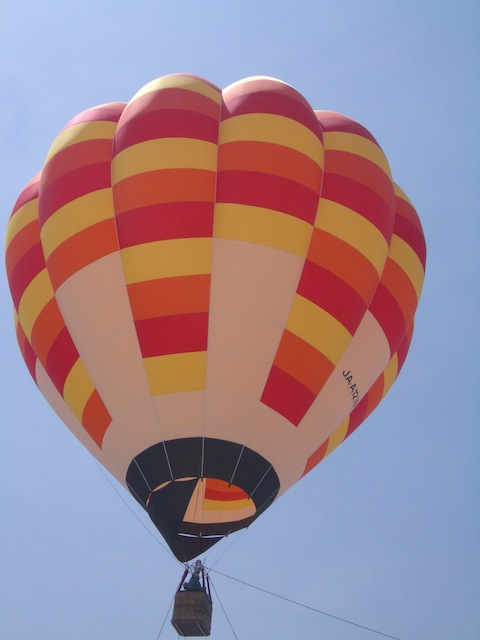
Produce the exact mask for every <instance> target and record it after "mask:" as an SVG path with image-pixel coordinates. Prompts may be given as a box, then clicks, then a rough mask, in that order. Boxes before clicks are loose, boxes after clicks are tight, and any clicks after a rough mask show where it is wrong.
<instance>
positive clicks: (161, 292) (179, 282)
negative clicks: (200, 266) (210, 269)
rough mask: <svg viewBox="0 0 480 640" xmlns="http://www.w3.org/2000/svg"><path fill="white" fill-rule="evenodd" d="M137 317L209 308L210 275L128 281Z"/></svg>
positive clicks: (136, 318)
mask: <svg viewBox="0 0 480 640" xmlns="http://www.w3.org/2000/svg"><path fill="white" fill-rule="evenodd" d="M128 295H129V298H130V305H131V307H132V313H133V317H134V319H135V320H144V319H146V318H158V317H161V316H167V315H179V314H184V313H198V312H204V311H208V307H209V298H210V275H209V274H202V275H193V276H184V277H175V278H162V279H160V280H147V281H146V282H135V283H134V284H130V285H128Z"/></svg>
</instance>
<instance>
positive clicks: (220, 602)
mask: <svg viewBox="0 0 480 640" xmlns="http://www.w3.org/2000/svg"><path fill="white" fill-rule="evenodd" d="M217 573H218V572H217ZM210 584H211V585H212V587H213V590H214V591H215V595H216V596H217V600H218V602H219V604H220V606H221V607H222V611H223V613H224V615H225V618H226V619H227V622H228V624H229V625H230V629H231V630H232V633H233V635H234V636H235V638H236V640H238V636H237V634H236V633H235V629H234V628H233V626H232V623H231V622H230V619H229V617H228V616H227V612H226V611H225V607H224V606H223V604H222V601H221V600H220V598H219V596H218V593H217V590H216V589H215V585H214V584H213V581H212V579H211V578H210Z"/></svg>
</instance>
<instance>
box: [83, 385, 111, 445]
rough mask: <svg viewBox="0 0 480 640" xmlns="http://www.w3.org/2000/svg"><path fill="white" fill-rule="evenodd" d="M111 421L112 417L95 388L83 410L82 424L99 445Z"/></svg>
mask: <svg viewBox="0 0 480 640" xmlns="http://www.w3.org/2000/svg"><path fill="white" fill-rule="evenodd" d="M111 421H112V418H111V417H110V414H109V413H108V411H107V409H106V407H105V405H104V404H103V402H102V399H101V398H100V396H99V395H98V391H97V390H96V389H95V390H94V391H93V392H92V395H91V396H90V398H89V399H88V400H87V403H86V405H85V408H84V410H83V414H82V424H83V426H84V428H85V431H87V433H88V434H89V435H90V436H91V437H92V439H93V440H94V442H96V444H98V446H99V447H101V446H102V441H103V436H104V435H105V431H106V430H107V429H108V426H109V424H110V423H111Z"/></svg>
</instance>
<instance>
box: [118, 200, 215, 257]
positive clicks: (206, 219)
mask: <svg viewBox="0 0 480 640" xmlns="http://www.w3.org/2000/svg"><path fill="white" fill-rule="evenodd" d="M116 222H117V231H118V240H119V243H120V247H122V248H123V247H131V246H134V245H137V244H143V243H145V242H154V241H155V240H169V239H171V238H210V237H211V236H212V234H213V204H212V203H210V202H168V203H162V204H156V205H151V206H148V207H142V208H141V209H134V210H133V211H126V212H124V213H121V214H120V215H118V216H117V217H116Z"/></svg>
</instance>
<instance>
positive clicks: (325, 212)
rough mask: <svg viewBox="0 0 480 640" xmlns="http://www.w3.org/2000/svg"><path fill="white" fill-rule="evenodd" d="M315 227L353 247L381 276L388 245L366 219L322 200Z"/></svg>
mask: <svg viewBox="0 0 480 640" xmlns="http://www.w3.org/2000/svg"><path fill="white" fill-rule="evenodd" d="M315 226H316V227H317V228H318V229H323V230H324V231H327V232H328V233H330V234H331V235H333V236H336V237H337V238H340V239H341V240H343V241H344V242H346V243H347V244H349V245H351V246H352V247H353V248H354V249H357V251H360V253H363V255H364V256H365V257H366V258H367V260H369V261H370V262H371V263H372V265H373V267H374V268H375V269H376V271H377V273H378V275H381V274H382V272H383V269H384V266H385V260H386V259H387V254H388V244H387V241H386V240H385V238H384V236H383V235H382V233H380V231H379V230H378V229H377V227H375V225H373V224H372V223H371V222H369V221H368V220H367V219H366V218H364V217H363V216H361V215H359V214H358V213H357V212H356V211H353V210H352V209H349V208H348V207H345V206H343V205H341V204H338V203H337V202H333V201H332V200H324V199H323V198H322V200H320V207H319V210H318V213H317V218H316V220H315Z"/></svg>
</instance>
